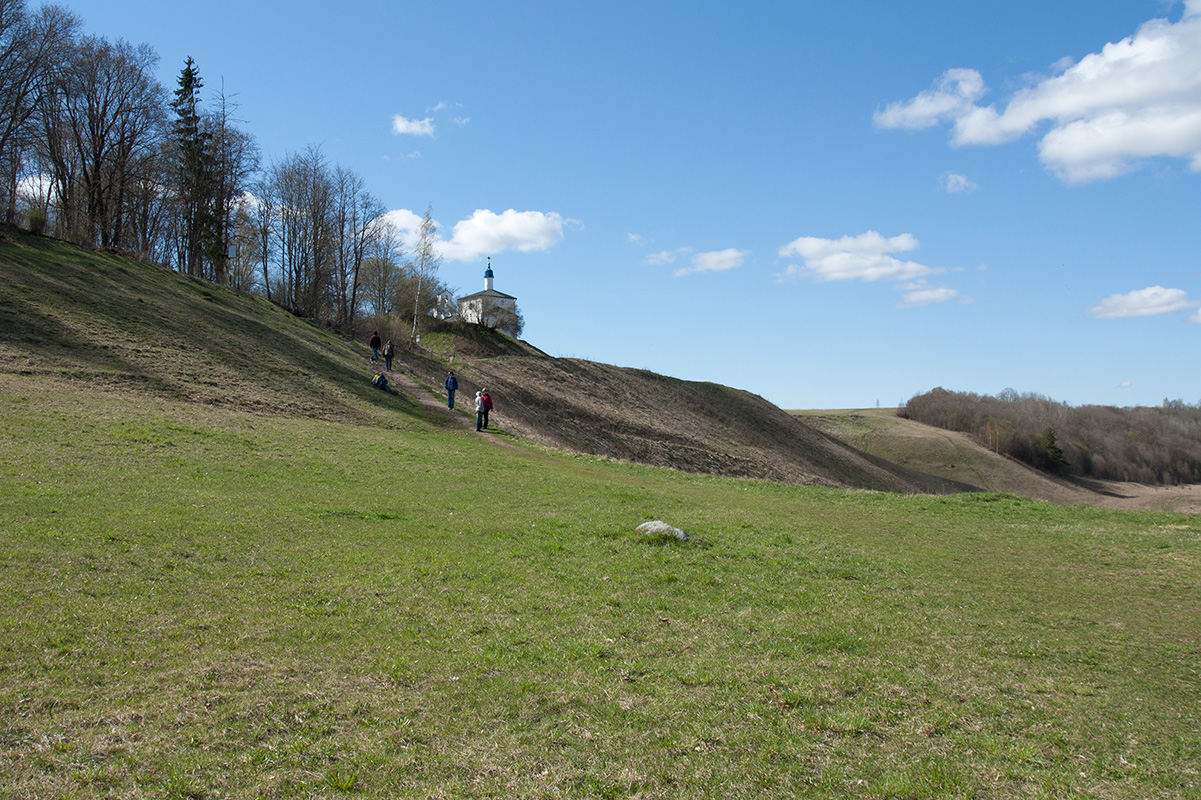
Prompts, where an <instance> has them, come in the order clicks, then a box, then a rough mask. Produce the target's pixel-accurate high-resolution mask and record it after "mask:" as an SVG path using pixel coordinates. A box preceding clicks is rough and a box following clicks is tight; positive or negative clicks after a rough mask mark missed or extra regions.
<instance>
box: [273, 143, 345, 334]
mask: <svg viewBox="0 0 1201 800" xmlns="http://www.w3.org/2000/svg"><path fill="white" fill-rule="evenodd" d="M270 180H271V182H272V184H273V186H272V191H273V193H274V195H275V198H276V199H277V201H278V203H279V211H278V217H277V221H278V229H277V236H278V240H279V250H278V255H279V266H280V269H279V289H280V296H279V297H278V298H276V299H277V301H278V302H279V303H281V304H282V305H283V306H284V307H285V308H288V309H290V310H291V311H293V312H295V313H298V314H302V315H304V316H310V317H323V316H326V315H327V314H328V312H329V310H330V305H329V302H328V300H329V296H330V288H331V283H332V275H333V262H334V246H335V242H334V240H333V239H334V237H333V236H332V233H331V228H332V225H331V217H332V198H333V193H334V187H333V181H332V179H331V176H330V172H329V167H328V166H327V164H326V162H325V156H324V155H323V154H322V153H321V150H320V148H317V147H309V148H308V149H307V150H306V151H305V152H304V153H299V154H293V155H291V156H289V157H287V158H285V159H284V160H283V161H282V162H280V163H278V164H276V165H274V166H273V167H272V170H271V175H270Z"/></svg>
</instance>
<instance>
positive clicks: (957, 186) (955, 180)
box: [938, 172, 980, 194]
mask: <svg viewBox="0 0 1201 800" xmlns="http://www.w3.org/2000/svg"><path fill="white" fill-rule="evenodd" d="M938 183H939V185H940V186H941V187H942V190H943V191H944V192H946V193H947V194H956V193H958V192H974V191H976V190H977V189H979V188H980V187H979V186H977V185H976V184H975V183H974V182H973V181H971V180H970V179H969V178H968V177H967V176H966V175H960V174H959V173H957V172H944V173H943V174H942V177H941V178H939V179H938Z"/></svg>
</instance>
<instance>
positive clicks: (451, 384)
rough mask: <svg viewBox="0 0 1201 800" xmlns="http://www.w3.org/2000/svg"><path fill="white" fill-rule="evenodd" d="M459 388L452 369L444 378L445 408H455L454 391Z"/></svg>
mask: <svg viewBox="0 0 1201 800" xmlns="http://www.w3.org/2000/svg"><path fill="white" fill-rule="evenodd" d="M458 388H459V379H458V378H456V377H455V371H454V370H453V369H452V370H451V371H450V374H449V375H447V376H446V407H447V408H450V409H453V408H454V407H455V390H456V389H458Z"/></svg>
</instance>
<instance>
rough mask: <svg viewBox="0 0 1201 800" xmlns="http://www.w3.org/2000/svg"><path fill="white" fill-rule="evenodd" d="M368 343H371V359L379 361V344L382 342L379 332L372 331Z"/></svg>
mask: <svg viewBox="0 0 1201 800" xmlns="http://www.w3.org/2000/svg"><path fill="white" fill-rule="evenodd" d="M367 343H368V344H370V345H371V360H372V361H379V344H380V339H379V334H378V333H377V332H375V331H372V332H371V338H370V339H369V340H368V342H367Z"/></svg>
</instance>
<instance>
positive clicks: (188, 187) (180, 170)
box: [171, 56, 213, 275]
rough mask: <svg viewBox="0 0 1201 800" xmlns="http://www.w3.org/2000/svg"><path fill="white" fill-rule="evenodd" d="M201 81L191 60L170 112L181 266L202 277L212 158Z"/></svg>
mask: <svg viewBox="0 0 1201 800" xmlns="http://www.w3.org/2000/svg"><path fill="white" fill-rule="evenodd" d="M203 86H204V81H202V80H201V79H200V73H199V72H198V71H197V70H196V64H195V62H194V61H193V60H192V57H191V56H188V59H187V61H186V62H184V68H183V70H182V71H181V72H180V73H179V88H178V89H176V90H175V99H174V100H173V101H172V102H171V108H172V109H174V111H175V117H176V119H175V126H174V134H175V144H176V147H177V157H176V177H177V180H178V189H179V200H180V205H181V212H182V213H181V220H182V226H181V228H182V230H181V237H180V238H181V241H180V251H181V252H180V256H181V259H180V260H181V266H182V267H183V268H184V270H185V271H186V272H187V273H188V274H190V275H201V274H203V270H204V255H205V250H206V245H207V242H208V239H209V236H210V232H211V229H212V182H213V179H212V172H213V170H212V155H211V153H210V147H209V138H210V137H209V134H208V133H207V132H206V131H205V129H204V125H203V123H202V120H201V118H200V113H199V112H198V110H197V107H198V106H199V104H200V90H201V88H203Z"/></svg>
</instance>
